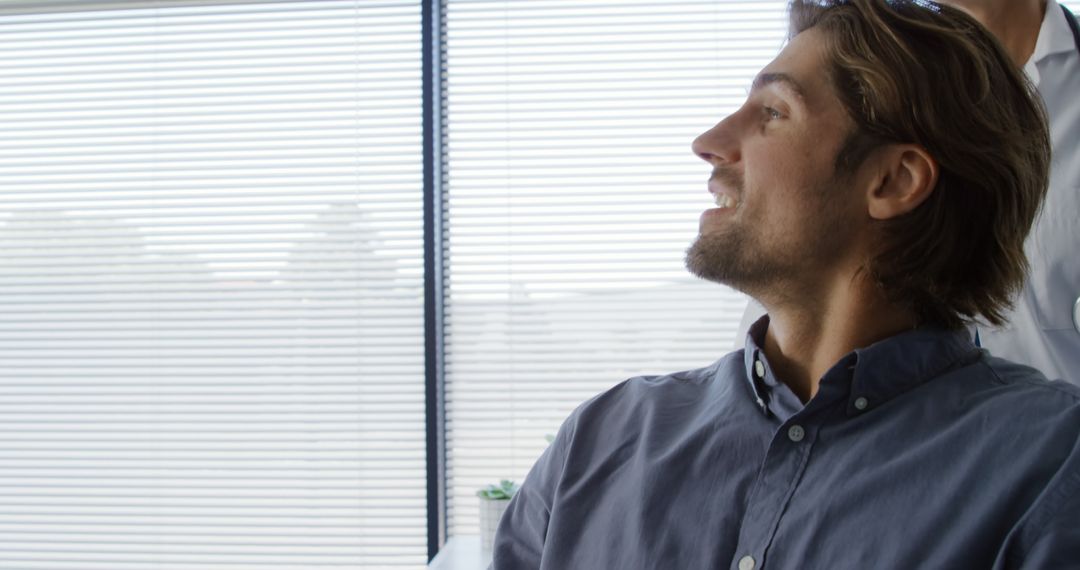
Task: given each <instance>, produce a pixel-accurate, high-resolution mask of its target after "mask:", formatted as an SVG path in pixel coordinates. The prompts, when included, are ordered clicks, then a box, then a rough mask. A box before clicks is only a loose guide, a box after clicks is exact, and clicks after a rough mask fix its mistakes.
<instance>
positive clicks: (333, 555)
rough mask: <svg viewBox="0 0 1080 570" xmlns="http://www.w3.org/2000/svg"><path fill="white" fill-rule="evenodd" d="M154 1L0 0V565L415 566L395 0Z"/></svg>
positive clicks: (415, 468)
mask: <svg viewBox="0 0 1080 570" xmlns="http://www.w3.org/2000/svg"><path fill="white" fill-rule="evenodd" d="M23 4H25V3H23ZM53 4H55V3H53ZM69 4H78V3H69ZM113 4H116V3H113ZM126 4H127V5H128V6H132V5H135V4H137V3H134V2H128V3H126ZM176 4H178V3H169V2H154V3H152V5H153V6H157V8H147V9H124V10H100V11H85V12H70V10H69V11H68V12H67V13H65V12H63V11H58V10H52V11H50V12H48V13H39V14H34V13H19V14H14V15H12V14H11V13H10V12H9V13H7V14H4V13H3V12H2V10H3V8H2V7H0V124H3V125H4V133H3V136H2V137H0V177H2V179H3V189H2V190H0V567H2V568H25V569H29V568H34V569H78V570H93V569H100V570H124V569H150V568H153V569H173V568H175V569H180V568H185V569H190V568H198V569H200V570H212V569H218V568H222V569H224V568H227V569H230V570H238V569H259V570H265V569H267V568H281V569H290V568H292V569H298V570H299V569H303V570H310V569H311V568H352V569H356V568H363V569H377V568H387V569H389V568H411V569H415V568H422V567H423V566H424V563H425V562H426V537H425V528H426V524H425V522H426V511H425V506H426V503H425V497H424V489H425V467H424V458H425V454H424V444H425V440H424V400H423V398H424V329H423V272H422V254H423V251H422V173H421V167H422V161H421V160H420V157H421V139H420V137H421V125H420V120H421V109H420V107H421V92H420V82H421V74H420V59H421V51H420V50H421V47H420V5H419V1H416V0H414V1H394V0H379V1H374V2H372V1H355V2H347V1H304V2H280V3H277V2H276V3H261V4H260V3H255V4H253V3H250V2H249V3H246V4H243V5H228V4H225V5H220V6H211V5H203V6H198V5H196V6H187V7H184V6H178V5H176ZM196 4H199V3H196ZM201 4H207V3H206V2H202V3H201ZM53 8H55V6H53ZM24 12H25V11H24ZM31 12H32V10H31Z"/></svg>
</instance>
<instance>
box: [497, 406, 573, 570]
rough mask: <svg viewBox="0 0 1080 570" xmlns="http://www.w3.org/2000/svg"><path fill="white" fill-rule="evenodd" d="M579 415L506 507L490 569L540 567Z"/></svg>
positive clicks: (562, 430) (567, 423)
mask: <svg viewBox="0 0 1080 570" xmlns="http://www.w3.org/2000/svg"><path fill="white" fill-rule="evenodd" d="M575 415H576V413H575V414H571V416H570V418H568V419H567V420H566V421H565V422H563V425H562V427H560V428H559V433H558V435H556V436H555V440H554V441H552V442H551V445H549V446H548V447H547V449H545V450H544V452H543V453H542V454H541V455H540V458H539V459H537V460H536V463H535V464H533V466H532V469H531V470H530V471H529V474H528V475H526V476H525V481H524V482H523V483H522V484H521V487H520V488H519V489H518V491H517V493H515V494H514V497H513V498H512V499H510V504H509V505H507V506H506V512H504V513H503V516H502V519H500V521H499V526H498V528H497V529H496V531H495V540H494V542H493V544H492V560H491V565H489V566H488V570H531V569H539V568H540V560H541V557H542V556H543V552H544V541H545V539H546V538H547V531H548V521H549V520H550V519H551V509H552V506H553V505H554V498H555V490H556V487H557V486H558V483H559V480H560V479H561V478H562V472H563V467H564V465H565V463H566V454H567V448H568V447H569V445H570V442H571V440H572V437H573V430H574V427H573V426H574V423H575V422H574V421H573V418H574V417H575Z"/></svg>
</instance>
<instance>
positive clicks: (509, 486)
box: [476, 479, 518, 501]
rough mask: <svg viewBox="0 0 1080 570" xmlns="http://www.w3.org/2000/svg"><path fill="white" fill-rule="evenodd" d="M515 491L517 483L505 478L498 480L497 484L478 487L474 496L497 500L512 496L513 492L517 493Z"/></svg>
mask: <svg viewBox="0 0 1080 570" xmlns="http://www.w3.org/2000/svg"><path fill="white" fill-rule="evenodd" d="M517 491H518V484H517V483H515V482H513V481H509V480H507V479H503V480H502V481H500V482H499V484H498V485H488V486H487V487H486V488H484V489H480V490H479V491H477V492H476V496H478V497H481V498H484V499H491V500H493V501H498V500H502V499H510V498H512V497H513V496H514V493H517Z"/></svg>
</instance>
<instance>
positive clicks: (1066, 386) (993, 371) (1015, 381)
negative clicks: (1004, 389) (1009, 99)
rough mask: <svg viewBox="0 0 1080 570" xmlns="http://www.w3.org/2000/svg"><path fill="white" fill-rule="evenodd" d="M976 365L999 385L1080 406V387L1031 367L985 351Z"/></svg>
mask: <svg viewBox="0 0 1080 570" xmlns="http://www.w3.org/2000/svg"><path fill="white" fill-rule="evenodd" d="M976 365H977V366H983V367H985V368H986V370H988V371H989V372H990V379H991V380H992V381H993V382H994V383H996V384H998V385H1001V386H1009V387H1012V388H1013V389H1015V390H1016V391H1018V392H1024V393H1033V394H1043V395H1046V396H1050V397H1057V398H1062V399H1063V403H1072V404H1073V405H1077V406H1080V386H1077V385H1075V384H1071V383H1069V382H1066V381H1064V380H1050V379H1048V378H1047V377H1046V375H1044V374H1043V373H1042V372H1040V371H1039V370H1036V369H1035V368H1032V367H1030V366H1026V365H1024V364H1020V363H1017V362H1013V361H1011V360H1005V359H1004V358H998V357H996V356H993V355H991V354H990V353H989V352H987V351H985V350H983V351H982V356H981V358H979V360H978V361H977V362H976Z"/></svg>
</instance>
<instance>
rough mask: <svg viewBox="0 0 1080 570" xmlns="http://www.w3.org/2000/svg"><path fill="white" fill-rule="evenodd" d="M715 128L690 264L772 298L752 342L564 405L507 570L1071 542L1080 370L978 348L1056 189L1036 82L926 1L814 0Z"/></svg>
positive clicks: (736, 562) (1076, 501)
mask: <svg viewBox="0 0 1080 570" xmlns="http://www.w3.org/2000/svg"><path fill="white" fill-rule="evenodd" d="M790 35H791V40H790V42H789V43H788V44H787V46H786V47H785V48H784V50H783V51H782V52H781V53H780V55H779V56H777V58H776V59H775V60H773V61H772V62H771V63H770V64H769V65H768V66H766V67H765V69H763V70H762V71H761V73H759V74H758V76H757V78H756V79H755V81H754V84H753V86H752V89H751V92H750V95H749V97H748V99H747V101H746V103H745V104H744V105H743V106H742V107H741V108H740V109H738V110H737V111H736V112H735V113H733V114H732V115H730V116H728V117H726V118H725V119H724V120H723V121H721V122H720V123H719V124H717V125H716V126H715V127H713V128H712V129H710V130H709V131H707V132H706V133H704V134H702V135H701V136H700V137H698V139H697V140H695V141H694V144H693V149H694V152H695V153H697V154H698V155H699V156H700V157H702V158H703V159H704V160H706V161H708V162H709V163H710V164H711V165H712V166H713V168H714V173H713V176H712V178H711V179H710V181H709V184H708V189H709V191H710V192H711V193H712V195H713V196H714V199H715V201H716V203H717V205H718V206H719V207H718V208H716V209H711V210H708V211H706V212H705V213H704V214H703V215H702V216H701V220H700V228H699V236H698V238H697V240H696V241H695V243H694V244H693V245H692V246H691V247H690V249H689V250H688V252H687V265H688V267H689V269H690V270H691V271H692V272H693V273H695V274H697V275H699V276H701V277H703V278H705V279H709V280H713V281H718V282H721V283H726V284H730V285H732V286H734V287H737V288H739V289H741V290H743V291H745V292H747V293H748V294H750V295H751V296H753V297H755V298H756V299H758V300H759V301H761V303H762V304H763V305H764V306H765V307H766V308H767V309H768V313H769V316H768V317H763V318H762V319H761V320H760V321H758V322H757V323H756V324H755V326H754V327H752V328H751V331H750V334H749V335H748V338H747V344H746V348H745V350H740V351H736V352H733V353H731V354H728V355H727V356H725V357H724V358H722V359H721V360H719V361H718V362H716V363H715V364H713V365H712V366H709V367H707V368H704V369H700V370H693V371H688V372H681V373H676V374H671V375H668V376H662V377H639V378H632V379H630V380H627V381H625V382H623V383H621V384H619V385H617V386H615V387H614V388H612V389H611V390H608V391H606V392H604V393H602V394H600V395H598V396H596V397H593V398H592V399H590V400H588V401H586V402H585V403H583V404H582V405H581V406H579V407H578V408H577V409H575V410H574V412H573V413H571V414H570V417H569V418H568V419H567V420H566V422H565V423H564V424H563V426H562V427H561V428H560V430H559V433H558V435H557V436H556V439H555V441H554V442H553V443H552V444H551V446H550V447H549V448H548V449H547V450H545V451H544V453H543V454H542V455H541V457H540V459H539V460H538V461H537V463H536V465H534V466H533V469H532V470H531V471H530V473H529V475H528V476H527V477H526V479H525V481H524V483H523V484H522V486H521V489H520V490H519V491H518V493H517V494H516V495H515V496H514V498H513V500H512V501H511V503H510V505H509V506H508V508H507V511H506V514H505V515H504V516H503V519H502V520H501V522H500V525H499V528H498V531H497V534H496V538H495V544H494V548H493V562H492V566H491V567H492V568H494V569H495V570H523V569H537V568H539V569H545V570H574V569H580V570H609V569H611V570H614V569H618V570H630V569H665V570H666V569H675V570H682V569H687V570H697V569H706V568H708V569H714V568H730V569H738V570H754V569H759V568H778V569H787V568H792V569H817V568H859V569H863V568H874V569H879V570H880V569H886V570H888V569H911V568H995V569H1007V568H1069V567H1076V565H1077V564H1078V563H1080V524H1078V523H1077V521H1078V520H1080V388H1077V387H1075V386H1072V385H1069V384H1066V383H1064V382H1054V383H1051V382H1049V381H1047V380H1046V379H1045V377H1043V376H1042V375H1040V374H1039V373H1038V372H1036V371H1035V370H1033V369H1031V368H1028V367H1025V366H1021V365H1016V364H1013V363H1011V362H1008V361H1005V360H1001V359H999V358H995V357H992V356H990V355H989V354H988V353H987V352H986V351H983V350H980V349H978V348H976V347H975V346H974V345H973V344H972V342H971V339H970V335H969V334H968V333H967V330H966V329H965V326H966V323H968V322H969V321H970V320H972V319H974V318H976V317H979V318H982V319H985V320H986V321H988V322H991V323H1000V322H1001V321H1002V319H1003V315H1004V314H1005V311H1006V310H1007V307H1008V304H1009V301H1010V299H1011V296H1012V295H1014V294H1015V293H1016V291H1017V290H1019V289H1020V287H1021V286H1022V283H1023V279H1024V268H1025V264H1026V261H1025V257H1024V251H1023V243H1024V238H1025V236H1026V234H1027V232H1028V230H1029V229H1030V226H1031V223H1032V220H1033V219H1034V217H1035V215H1036V212H1037V210H1038V207H1039V205H1040V203H1041V201H1042V199H1043V196H1044V194H1045V191H1046V185H1047V178H1048V161H1049V158H1048V154H1049V139H1048V134H1047V127H1046V123H1045V117H1044V115H1043V113H1042V110H1041V108H1040V106H1039V104H1038V100H1037V96H1036V94H1035V93H1034V91H1033V90H1032V89H1031V87H1030V85H1029V84H1028V83H1027V82H1026V81H1025V79H1024V78H1023V75H1022V74H1021V73H1020V71H1019V70H1018V69H1016V67H1015V66H1014V65H1012V64H1011V63H1010V62H1009V60H1008V55H1007V54H1006V53H1005V52H1004V51H1003V49H1002V48H1001V47H1000V45H999V44H998V43H997V42H995V41H994V40H993V39H992V37H991V36H990V35H989V33H988V32H987V31H986V30H985V29H984V28H983V27H982V26H980V25H978V24H977V23H976V22H975V21H974V20H973V19H971V18H970V17H969V16H967V15H965V14H964V13H963V12H961V11H958V10H955V9H951V8H948V7H941V6H938V5H936V4H933V3H931V2H928V1H926V0H890V1H886V0H848V1H844V0H796V1H795V2H793V3H792V6H791V34H790Z"/></svg>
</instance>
